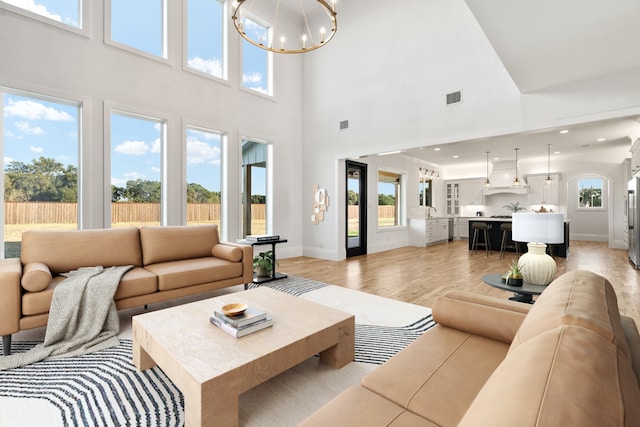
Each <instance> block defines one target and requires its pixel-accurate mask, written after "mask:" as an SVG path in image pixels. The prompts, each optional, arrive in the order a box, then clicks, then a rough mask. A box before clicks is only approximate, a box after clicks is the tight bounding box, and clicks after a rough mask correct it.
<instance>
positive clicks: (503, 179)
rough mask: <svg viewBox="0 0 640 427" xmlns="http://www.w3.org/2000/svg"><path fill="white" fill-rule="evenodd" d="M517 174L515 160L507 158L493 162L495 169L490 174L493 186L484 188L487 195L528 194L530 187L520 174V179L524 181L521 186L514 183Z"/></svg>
mask: <svg viewBox="0 0 640 427" xmlns="http://www.w3.org/2000/svg"><path fill="white" fill-rule="evenodd" d="M515 176H516V164H515V163H514V162H513V161H510V160H505V161H500V162H493V170H492V171H491V174H490V175H489V181H490V182H491V186H490V187H489V188H485V189H484V195H485V196H491V195H492V194H503V193H510V194H527V193H528V192H529V189H528V187H527V183H526V181H525V180H524V179H523V178H522V176H520V175H519V176H518V179H519V180H520V182H521V183H522V185H520V186H519V187H515V186H514V185H513V179H514V178H515Z"/></svg>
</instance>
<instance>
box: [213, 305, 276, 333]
mask: <svg viewBox="0 0 640 427" xmlns="http://www.w3.org/2000/svg"><path fill="white" fill-rule="evenodd" d="M228 306H235V307H236V308H235V309H233V310H230V309H225V308H226V307H228ZM243 306H244V307H243ZM243 308H244V309H243ZM209 320H210V321H211V323H213V324H214V325H216V326H217V327H219V328H220V329H222V330H223V331H225V332H226V333H228V334H229V335H232V336H234V337H236V338H240V337H243V336H245V335H249V334H251V333H253V332H257V331H260V330H262V329H265V328H268V327H270V326H272V325H273V319H272V318H271V317H269V316H268V315H267V312H266V311H264V310H261V309H259V308H256V307H249V306H246V305H244V304H227V305H225V306H224V307H222V309H220V310H215V311H214V312H213V314H212V315H211V318H210V319H209Z"/></svg>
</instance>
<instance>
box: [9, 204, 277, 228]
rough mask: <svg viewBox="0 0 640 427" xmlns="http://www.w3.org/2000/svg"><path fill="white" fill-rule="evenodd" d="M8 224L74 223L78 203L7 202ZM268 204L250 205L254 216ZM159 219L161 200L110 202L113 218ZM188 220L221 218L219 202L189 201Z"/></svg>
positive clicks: (261, 215) (261, 213)
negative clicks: (157, 201) (152, 201)
mask: <svg viewBox="0 0 640 427" xmlns="http://www.w3.org/2000/svg"><path fill="white" fill-rule="evenodd" d="M4 218H5V220H4V221H5V224H75V223H76V222H78V205H77V203H55V202H5V204H4ZM265 218H266V210H265V205H261V204H253V205H251V220H252V221H264V220H265ZM159 220H160V204H159V203H125V202H118V203H112V204H111V222H113V223H117V222H154V221H159ZM187 221H189V222H220V204H219V203H188V204H187Z"/></svg>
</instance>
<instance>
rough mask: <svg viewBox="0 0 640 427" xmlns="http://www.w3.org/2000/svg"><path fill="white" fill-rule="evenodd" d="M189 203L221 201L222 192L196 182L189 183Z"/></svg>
mask: <svg viewBox="0 0 640 427" xmlns="http://www.w3.org/2000/svg"><path fill="white" fill-rule="evenodd" d="M187 203H220V192H219V191H209V190H207V189H206V188H205V187H203V186H202V185H200V184H196V183H189V184H187Z"/></svg>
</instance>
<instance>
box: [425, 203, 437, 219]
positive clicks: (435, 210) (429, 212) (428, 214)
mask: <svg viewBox="0 0 640 427" xmlns="http://www.w3.org/2000/svg"><path fill="white" fill-rule="evenodd" d="M431 209H433V212H434V213H435V212H438V211H437V209H436V208H434V207H433V206H427V218H431Z"/></svg>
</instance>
